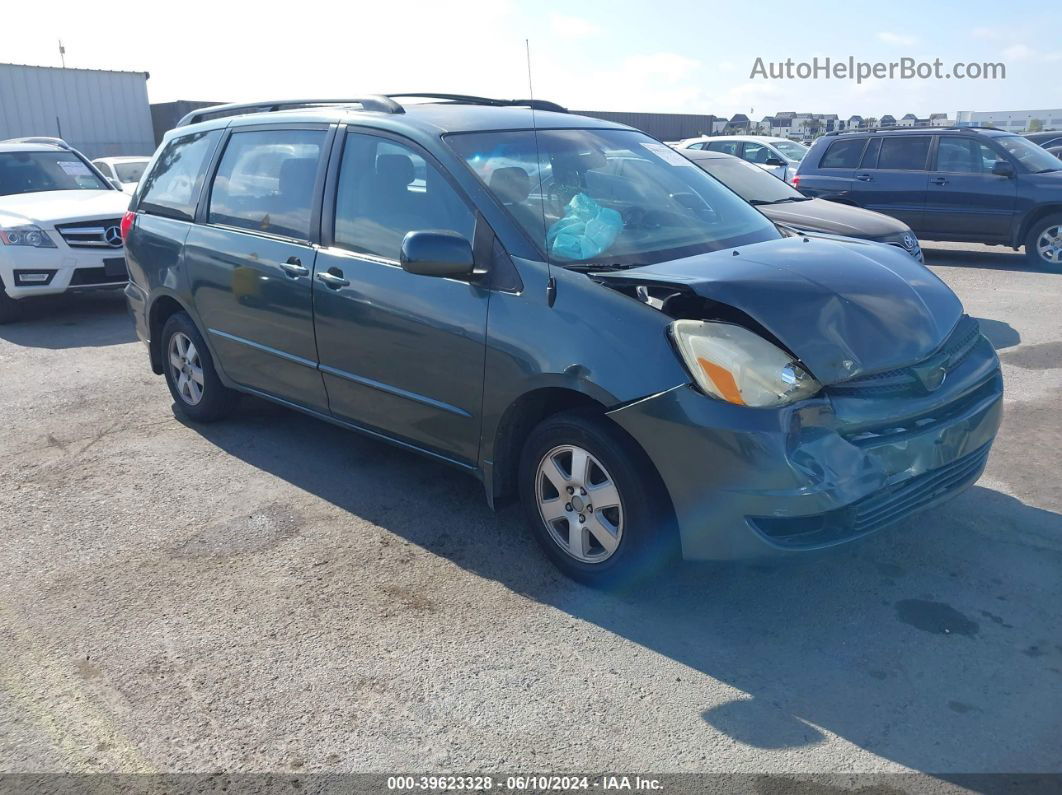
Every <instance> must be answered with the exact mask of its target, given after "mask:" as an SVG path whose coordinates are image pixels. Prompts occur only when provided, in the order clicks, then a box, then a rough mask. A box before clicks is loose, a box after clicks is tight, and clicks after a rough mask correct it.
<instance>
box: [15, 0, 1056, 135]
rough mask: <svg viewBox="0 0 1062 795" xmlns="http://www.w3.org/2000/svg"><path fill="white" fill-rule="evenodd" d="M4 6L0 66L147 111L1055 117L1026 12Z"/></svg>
mask: <svg viewBox="0 0 1062 795" xmlns="http://www.w3.org/2000/svg"><path fill="white" fill-rule="evenodd" d="M114 9H115V12H114V14H113V15H108V16H107V18H106V19H104V18H103V17H102V16H101V14H100V8H99V6H98V5H93V4H87V3H84V2H83V0H82V1H81V2H68V0H49V2H48V3H47V4H36V3H11V4H9V7H7V8H5V10H4V24H3V26H2V27H0V62H6V63H24V64H37V65H51V66H58V65H59V52H58V42H57V39H60V38H61V39H62V40H63V44H64V45H65V47H66V64H67V66H69V67H85V68H95V69H119V70H131V71H147V72H150V73H151V79H150V80H149V81H148V95H149V98H150V100H151V101H152V102H166V101H170V100H175V99H192V100H209V101H219V102H224V101H229V102H236V101H255V100H261V99H283V98H290V97H315V98H323V97H349V96H351V95H358V94H363V93H391V92H402V91H406V92H408V91H438V92H450V93H465V94H481V95H485V96H498V97H526V96H527V95H528V93H529V89H528V69H527V57H526V56H527V53H526V49H525V40H527V41H529V42H530V51H531V66H532V68H531V75H532V86H533V91H534V94H535V96H537V97H539V98H543V99H550V100H553V101H555V102H559V103H561V104H562V105H565V106H567V107H569V108H572V109H582V110H627V111H655V112H670V113H713V114H716V115H720V116H730V115H732V114H734V113H746V114H749V115H751V116H752V117H753V118H755V119H759V118H762V117H763V116H765V115H768V114H770V113H774V112H777V111H785V110H789V111H796V112H815V113H837V114H839V115H840V116H842V117H845V118H846V117H848V116H850V115H852V114H859V115H862V116H874V117H880V116H881V115H883V114H886V113H890V114H892V115H894V116H896V117H897V118H899V117H900V116H902V115H903V114H905V113H914V114H916V115H917V116H920V117H924V116H928V114H929V113H931V112H942V113H947V114H948V115H949V117H952V118H953V117H954V113H955V112H956V111H957V110H1023V109H1039V108H1057V107H1060V106H1062V88H1060V86H1062V80H1059V75H1060V73H1062V38H1060V37H1059V36H1057V35H1050V36H1045V35H1044V31H1047V30H1050V31H1055V30H1057V28H1058V18H1057V17H1058V15H1057V13H1055V11H1054V10H1053V9H1052V7H1051V4H1050V3H1043V2H1040V0H1037V1H1036V2H1032V0H1011V2H1009V3H1006V4H1001V3H1000V2H999V0H992V2H987V1H984V0H968V1H967V2H956V1H955V0H940V1H938V2H927V0H918V1H917V2H912V1H911V0H888V2H882V1H881V0H876V2H864V1H863V0H847V2H843V3H834V2H828V3H827V2H799V0H787V2H781V3H779V2H748V0H743V2H737V3H736V2H732V1H731V2H717V1H716V0H701V1H700V2H683V1H681V0H672V2H667V3H660V4H656V3H654V2H651V1H649V0H640V2H626V1H625V0H611V1H609V0H604V1H602V0H583V1H582V2H574V1H573V0H567V1H566V2H553V1H552V0H538V1H537V2H518V1H517V0H445V1H444V2H434V3H429V2H424V3H421V2H412V1H411V0H400V1H396V0H392V1H391V2H374V3H364V2H355V3H335V2H320V0H299V1H298V2H292V0H287V2H273V1H272V0H260V2H243V3H227V2H224V0H214V2H201V0H181V2H180V3H175V2H168V3H162V2H154V3H146V4H133V5H127V6H114ZM816 56H818V57H819V58H820V59H821V58H824V57H830V58H831V59H833V60H834V61H837V60H847V59H848V57H849V56H852V57H854V58H855V59H856V60H859V61H868V62H877V61H881V62H889V61H895V60H898V59H900V58H902V57H905V56H906V57H911V58H914V59H916V60H919V61H923V60H924V61H932V60H933V59H935V58H940V59H941V60H942V61H943V62H944V64H945V68H946V69H948V68H950V67H951V65H952V64H954V63H955V62H960V61H961V62H964V63H970V62H1002V63H1004V64H1005V65H1006V79H1003V80H992V81H985V80H976V81H975V80H956V79H950V80H944V79H931V80H908V81H900V80H878V81H874V80H871V81H867V82H864V83H862V84H861V85H860V84H857V83H856V82H855V81H849V80H836V79H831V80H825V79H818V80H799V79H793V80H762V79H750V73H751V71H752V68H753V65H754V63H755V61H756V58H758V57H759V58H762V59H763V60H764V61H765V62H776V61H785V60H786V59H787V58H792V59H793V60H794V61H796V62H800V61H810V60H811V59H812V58H814V57H816Z"/></svg>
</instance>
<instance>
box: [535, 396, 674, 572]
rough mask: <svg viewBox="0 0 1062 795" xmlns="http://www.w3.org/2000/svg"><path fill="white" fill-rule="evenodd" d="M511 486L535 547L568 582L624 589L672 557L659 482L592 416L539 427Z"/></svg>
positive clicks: (632, 449) (622, 439)
mask: <svg viewBox="0 0 1062 795" xmlns="http://www.w3.org/2000/svg"><path fill="white" fill-rule="evenodd" d="M519 479H520V500H521V502H522V504H523V508H524V514H525V517H526V519H527V522H528V525H529V526H530V528H531V532H532V533H533V534H534V536H535V540H536V541H538V543H539V545H540V546H541V547H542V549H543V551H544V552H545V553H546V556H547V557H549V559H550V560H551V561H552V562H553V563H554V564H555V565H556V566H557V568H559V569H560V570H561V571H562V572H564V574H566V575H567V576H569V577H571V578H572V579H573V580H577V581H578V582H581V583H584V584H586V585H592V586H622V585H626V584H631V583H634V582H638V581H640V580H643V579H645V578H647V577H649V576H651V575H652V574H654V573H655V572H657V571H659V570H660V569H661V568H663V567H664V566H666V565H667V564H669V563H670V562H672V561H673V560H674V558H675V557H676V552H677V546H678V545H677V543H676V538H677V536H676V533H675V522H674V512H673V510H672V508H671V501H670V499H669V498H668V496H667V493H666V491H665V489H664V486H663V483H662V482H661V481H660V477H659V475H658V474H657V473H656V470H655V469H654V468H653V466H652V464H651V463H650V462H649V460H648V458H647V457H646V455H645V453H644V452H643V451H642V450H641V449H640V448H639V447H638V446H637V445H636V444H635V443H634V442H633V440H631V439H630V437H628V436H627V435H626V434H624V433H623V432H622V431H621V430H619V429H618V428H616V427H615V426H614V425H612V424H611V423H610V422H609V421H608V420H607V419H605V418H602V417H600V416H599V415H597V414H595V413H593V412H588V411H583V410H579V411H566V412H562V413H560V414H556V415H554V416H552V417H549V418H547V419H545V420H543V421H542V422H541V423H540V424H539V425H538V426H537V427H536V428H535V429H534V430H533V431H532V432H531V434H530V436H528V439H527V442H526V443H525V445H524V450H523V454H522V456H521V459H520V474H519ZM595 501H597V504H595Z"/></svg>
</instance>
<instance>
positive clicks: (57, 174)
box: [0, 152, 110, 196]
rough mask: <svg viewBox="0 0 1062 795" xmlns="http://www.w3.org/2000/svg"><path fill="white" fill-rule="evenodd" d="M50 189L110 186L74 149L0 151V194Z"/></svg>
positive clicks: (101, 188) (108, 187) (106, 188)
mask: <svg viewBox="0 0 1062 795" xmlns="http://www.w3.org/2000/svg"><path fill="white" fill-rule="evenodd" d="M50 190H110V185H107V184H105V183H104V182H103V181H102V180H101V179H100V178H99V177H97V176H96V174H95V173H94V172H93V171H92V169H90V168H89V167H88V166H87V165H85V163H84V161H82V160H81V159H80V158H79V157H78V156H77V155H75V154H74V153H73V152H3V153H0V196H11V195H13V194H16V193H40V192H43V191H50Z"/></svg>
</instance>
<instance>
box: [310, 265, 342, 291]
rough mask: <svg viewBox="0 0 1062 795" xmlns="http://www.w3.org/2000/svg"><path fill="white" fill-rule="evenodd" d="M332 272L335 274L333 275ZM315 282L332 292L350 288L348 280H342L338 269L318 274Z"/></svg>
mask: <svg viewBox="0 0 1062 795" xmlns="http://www.w3.org/2000/svg"><path fill="white" fill-rule="evenodd" d="M333 271H335V272H334V273H333ZM317 280H318V281H320V282H321V283H323V284H324V285H325V286H326V287H330V288H332V289H333V290H338V289H339V288H340V287H349V286H350V279H344V278H343V271H341V270H339V268H332V269H331V270H327V271H322V272H321V273H318V274H317Z"/></svg>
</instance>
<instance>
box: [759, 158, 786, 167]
mask: <svg viewBox="0 0 1062 795" xmlns="http://www.w3.org/2000/svg"><path fill="white" fill-rule="evenodd" d="M763 163H764V165H766V166H784V165H786V162H785V161H784V160H782V159H781V158H780V157H768V158H767V159H766V160H765V161H763Z"/></svg>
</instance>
